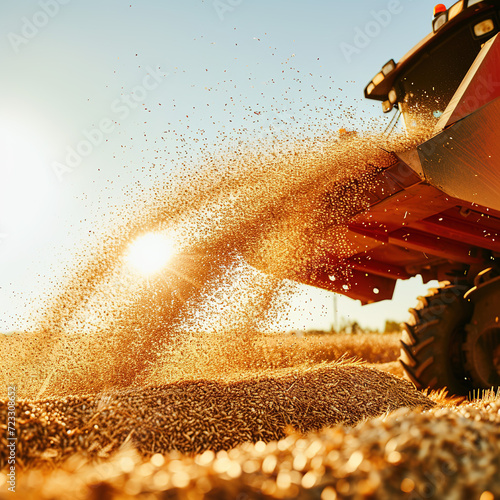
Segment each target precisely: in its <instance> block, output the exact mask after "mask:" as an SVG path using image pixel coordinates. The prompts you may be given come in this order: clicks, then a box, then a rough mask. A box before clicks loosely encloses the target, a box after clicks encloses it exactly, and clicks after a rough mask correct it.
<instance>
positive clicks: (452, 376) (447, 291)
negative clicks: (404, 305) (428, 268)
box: [399, 285, 473, 396]
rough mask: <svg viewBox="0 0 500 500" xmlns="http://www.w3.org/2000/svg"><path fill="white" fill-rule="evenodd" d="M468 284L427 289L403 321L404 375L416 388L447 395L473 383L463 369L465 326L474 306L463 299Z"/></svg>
mask: <svg viewBox="0 0 500 500" xmlns="http://www.w3.org/2000/svg"><path fill="white" fill-rule="evenodd" d="M469 288H470V286H469V285H447V286H444V287H442V288H437V289H431V290H429V292H430V293H429V295H427V296H426V297H419V298H418V300H419V304H418V305H417V307H416V308H414V309H410V314H411V317H410V320H409V321H408V323H404V331H403V336H402V339H401V357H400V359H399V361H400V363H401V364H402V366H403V368H404V370H405V373H406V376H407V377H408V378H409V379H410V380H411V381H412V382H413V383H414V384H415V385H416V387H417V388H418V389H427V388H429V389H434V390H438V389H444V388H446V389H447V391H448V394H450V395H451V394H455V395H461V396H465V395H467V394H468V393H469V391H471V390H472V384H471V381H470V379H469V378H468V377H467V374H466V372H465V360H464V354H463V349H462V347H463V344H464V342H465V338H466V331H465V326H466V325H467V323H469V321H470V319H471V316H472V312H473V306H472V304H471V303H470V302H469V301H468V300H466V299H464V294H465V292H467V290H468V289H469Z"/></svg>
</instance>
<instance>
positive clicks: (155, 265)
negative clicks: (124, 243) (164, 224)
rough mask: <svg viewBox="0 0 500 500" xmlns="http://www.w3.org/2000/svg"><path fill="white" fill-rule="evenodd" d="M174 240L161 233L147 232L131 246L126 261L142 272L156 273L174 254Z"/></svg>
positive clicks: (145, 273)
mask: <svg viewBox="0 0 500 500" xmlns="http://www.w3.org/2000/svg"><path fill="white" fill-rule="evenodd" d="M174 254H175V247H174V243H173V241H172V240H171V239H170V238H168V236H165V235H164V234H161V233H147V234H145V235H143V236H140V237H139V238H137V239H136V240H135V241H133V242H132V243H131V245H130V246H129V249H128V252H127V255H126V261H127V263H128V264H130V266H132V267H133V268H134V269H135V270H137V271H139V272H140V273H141V274H144V275H149V274H154V273H156V272H158V271H160V270H161V269H163V268H164V267H165V266H166V265H167V263H168V261H169V260H170V259H171V258H172V257H173V256H174Z"/></svg>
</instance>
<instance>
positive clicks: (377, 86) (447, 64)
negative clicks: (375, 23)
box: [365, 0, 500, 135]
mask: <svg viewBox="0 0 500 500" xmlns="http://www.w3.org/2000/svg"><path fill="white" fill-rule="evenodd" d="M499 14H500V0H489V1H478V0H460V1H459V2H457V3H455V4H454V5H452V6H451V7H450V8H449V9H446V7H445V6H444V5H443V4H439V5H437V6H436V7H435V8H434V18H433V22H432V27H433V31H432V33H430V34H429V35H428V36H427V37H425V38H424V39H423V40H422V41H421V42H420V43H419V44H418V45H416V46H415V47H414V48H413V49H412V50H411V51H410V52H408V53H407V54H406V55H405V56H403V58H402V59H401V60H400V61H399V62H398V63H397V64H396V63H395V62H394V60H392V59H391V60H390V61H389V62H387V63H386V64H385V65H384V66H383V67H382V70H381V71H380V72H379V73H377V75H375V77H374V78H373V79H372V81H371V82H370V83H369V84H368V85H367V86H366V88H365V97H366V98H367V99H375V100H379V101H382V109H383V111H384V112H385V113H388V112H390V111H391V110H392V109H393V107H394V106H397V107H398V108H399V111H400V112H401V114H402V116H403V121H404V126H405V130H406V132H407V133H408V134H409V135H411V134H413V133H415V132H418V131H419V130H422V129H425V130H428V129H429V128H433V127H434V126H435V124H436V123H437V120H438V119H439V117H440V116H441V115H442V113H443V112H444V110H445V109H446V107H447V105H448V103H449V102H450V100H451V98H452V97H453V94H454V93H455V92H456V90H457V88H458V87H459V85H460V83H461V82H462V80H463V78H464V77H465V75H466V74H467V71H468V70H469V68H470V67H471V65H472V63H473V62H474V60H475V58H476V56H477V55H478V53H479V51H480V50H481V47H482V46H483V44H484V43H485V42H486V41H487V40H489V39H490V38H492V37H493V36H494V35H496V34H497V33H498V31H499V27H500V24H499V20H500V17H499Z"/></svg>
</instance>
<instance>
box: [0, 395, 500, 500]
mask: <svg viewBox="0 0 500 500" xmlns="http://www.w3.org/2000/svg"><path fill="white" fill-rule="evenodd" d="M499 424H500V400H499V398H498V397H497V398H496V400H495V399H486V400H484V401H478V402H475V403H474V404H467V405H462V406H459V407H458V408H436V409H434V410H431V411H428V412H425V413H421V412H416V411H410V410H408V409H401V410H399V411H397V412H395V413H393V414H391V415H390V416H388V417H385V418H378V419H373V420H369V421H367V422H363V423H361V424H359V425H358V426H356V427H354V428H350V427H346V426H343V425H340V426H336V427H333V428H329V429H325V430H322V431H320V432H319V433H310V434H308V435H306V436H303V435H299V434H296V433H291V434H289V435H288V436H286V437H284V438H283V439H281V440H279V441H273V442H270V443H267V444H266V443H264V442H263V441H258V442H257V443H254V444H251V443H248V444H242V445H240V446H238V447H236V448H233V449H232V450H230V451H220V452H218V453H214V452H213V451H206V452H204V453H202V454H199V455H196V456H194V457H187V456H184V455H181V454H180V453H178V452H173V453H170V454H166V455H165V454H153V455H152V456H150V457H147V458H145V457H143V456H141V455H140V454H139V453H137V452H136V451H134V450H131V449H128V450H127V449H122V451H121V452H120V453H119V454H118V455H116V456H115V457H113V458H112V459H111V460H109V461H105V462H101V463H96V464H93V465H92V464H87V462H86V460H85V459H84V458H83V457H81V456H80V457H79V456H73V457H72V458H71V459H70V460H68V461H67V462H66V463H65V464H64V465H63V466H62V467H61V468H59V469H58V470H57V471H54V472H52V473H50V474H47V475H45V474H44V473H42V472H41V471H32V472H29V473H27V474H26V475H23V476H22V478H21V479H20V484H19V490H18V491H19V492H20V493H21V494H22V495H23V498H27V499H34V498H42V499H51V498H61V499H89V500H94V499H95V500H97V499H130V498H137V497H138V496H141V497H143V498H172V499H177V498H178V499H182V500H184V499H185V500H192V499H202V498H208V499H214V500H215V499H221V500H223V499H228V500H229V499H239V500H247V499H248V500H249V499H254V498H255V499H257V498H301V499H320V498H321V500H335V499H383V500H385V499H388V498H408V499H415V500H417V499H422V498H446V499H463V498H470V499H477V500H493V499H494V498H496V496H495V495H498V494H499V493H500V475H498V470H499V467H500V427H499ZM1 481H4V482H5V475H4V476H2V475H0V482H1Z"/></svg>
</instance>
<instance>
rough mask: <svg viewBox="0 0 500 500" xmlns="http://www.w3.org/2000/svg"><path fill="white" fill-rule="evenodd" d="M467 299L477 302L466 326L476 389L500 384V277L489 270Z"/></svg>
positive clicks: (467, 353)
mask: <svg viewBox="0 0 500 500" xmlns="http://www.w3.org/2000/svg"><path fill="white" fill-rule="evenodd" d="M474 285H475V286H474V288H472V289H471V290H469V291H468V292H467V294H466V295H465V298H466V299H468V300H470V301H471V303H472V304H474V314H473V315H472V321H471V322H470V323H469V324H468V325H467V326H466V327H465V330H466V332H467V338H466V341H465V344H464V347H463V351H464V354H465V368H466V370H467V373H468V374H469V375H470V378H471V380H472V383H473V385H474V388H476V389H490V388H492V387H493V388H498V387H500V276H499V271H498V270H497V269H485V270H484V271H483V272H482V273H480V274H479V275H478V276H477V278H476V280H475V281H474Z"/></svg>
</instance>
